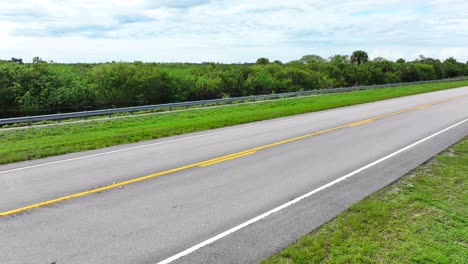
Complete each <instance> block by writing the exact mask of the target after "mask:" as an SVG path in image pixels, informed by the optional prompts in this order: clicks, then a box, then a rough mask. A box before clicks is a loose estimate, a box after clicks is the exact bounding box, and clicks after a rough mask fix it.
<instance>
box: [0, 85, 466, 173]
mask: <svg viewBox="0 0 468 264" xmlns="http://www.w3.org/2000/svg"><path fill="white" fill-rule="evenodd" d="M461 88H463V87H461ZM455 89H456V88H455ZM423 95H424V94H423ZM410 96H413V95H410ZM403 98H406V97H398V98H392V99H388V100H394V99H403ZM388 100H381V101H388ZM381 101H376V102H370V103H368V104H372V103H378V102H381ZM360 105H362V104H358V105H351V106H346V107H339V108H333V109H327V110H324V111H333V112H334V111H339V110H341V109H343V108H348V107H357V106H360ZM322 113H323V111H317V112H311V113H305V114H301V115H298V116H292V117H280V118H279V120H275V121H268V120H263V121H257V122H262V123H261V124H256V125H250V126H249V125H246V126H243V127H239V128H234V129H226V130H222V131H218V132H213V133H207V134H203V135H198V136H192V137H184V138H179V139H174V140H168V141H163V142H156V143H151V144H147V145H141V146H136V147H130V148H123V149H117V150H112V151H107V152H101V153H96V154H91V155H86V156H80V157H76V158H70V159H64V160H57V161H51V162H45V163H40V164H36V165H31V166H25V167H19V168H14V169H7V170H3V171H0V174H4V173H9V172H14V171H20V170H26V169H32V168H37V167H43V166H48V165H53V164H58V163H63V162H69V161H75V160H80V159H87V158H92V157H97V156H103V155H108V154H113V153H118V152H123V151H128V150H134V149H140V148H146V147H151V146H156V145H161V144H166V143H173V142H178V141H183V140H189V139H194V138H200V137H206V136H212V135H216V134H222V133H228V132H232V131H236V130H242V129H248V128H253V127H260V126H267V125H271V124H275V123H279V122H283V121H285V120H295V119H302V118H307V117H310V116H314V115H318V114H322ZM242 125H243V124H239V125H237V126H242ZM219 129H223V128H219ZM163 138H164V137H163ZM136 143H137V142H136ZM89 151H92V150H89ZM64 155H65V154H64ZM25 162H28V161H25ZM1 166H2V165H0V167H1ZM3 166H8V164H6V165H3Z"/></svg>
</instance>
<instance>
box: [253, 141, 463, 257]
mask: <svg viewBox="0 0 468 264" xmlns="http://www.w3.org/2000/svg"><path fill="white" fill-rule="evenodd" d="M467 179H468V138H465V139H464V140H462V141H461V142H460V143H458V144H456V145H455V146H453V147H451V148H449V149H448V150H447V151H445V152H443V153H442V154H440V155H438V156H436V157H435V158H434V159H433V160H432V161H430V162H428V163H426V164H424V165H421V166H420V167H419V168H417V169H416V170H414V171H413V172H411V173H409V175H407V176H405V177H404V178H402V179H401V180H400V181H399V182H397V183H396V184H394V185H391V186H389V187H387V188H385V189H382V190H381V191H379V192H377V193H375V194H373V195H372V196H370V197H368V198H366V199H364V200H362V201H361V202H359V203H357V204H355V205H354V206H352V207H351V208H349V209H348V210H346V211H345V212H343V213H341V214H340V215H338V217H336V218H335V219H334V220H332V221H330V222H329V223H327V224H325V225H324V226H322V227H320V228H319V229H317V230H315V231H314V232H312V233H311V234H309V235H307V236H304V237H302V238H301V239H299V240H298V241H297V242H296V243H294V244H293V245H291V246H289V247H288V248H286V249H284V250H283V251H281V252H280V253H278V254H277V255H275V256H273V257H271V258H269V259H267V260H264V261H263V262H262V264H272V263H447V264H449V263H450V264H453V263H468V188H467V186H466V183H467Z"/></svg>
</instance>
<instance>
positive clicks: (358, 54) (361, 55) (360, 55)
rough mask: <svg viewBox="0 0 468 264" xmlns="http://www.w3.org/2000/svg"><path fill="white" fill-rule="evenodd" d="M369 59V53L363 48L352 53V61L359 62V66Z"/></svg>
mask: <svg viewBox="0 0 468 264" xmlns="http://www.w3.org/2000/svg"><path fill="white" fill-rule="evenodd" d="M367 61H369V55H367V52H365V51H363V50H356V51H355V52H353V54H352V55H351V63H354V64H357V66H358V68H359V66H360V65H361V64H363V63H366V62H367Z"/></svg>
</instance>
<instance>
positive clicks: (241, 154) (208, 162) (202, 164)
mask: <svg viewBox="0 0 468 264" xmlns="http://www.w3.org/2000/svg"><path fill="white" fill-rule="evenodd" d="M465 96H467V95H463V96H456V97H451V98H448V99H444V100H440V101H436V102H432V103H428V104H424V105H419V106H416V107H411V108H407V109H404V110H401V111H397V112H392V113H388V114H383V115H379V116H376V117H372V118H369V119H365V120H361V121H358V122H354V123H350V124H345V125H341V126H337V127H334V128H329V129H325V130H321V131H317V132H313V133H310V134H306V135H302V136H299V137H295V138H290V139H286V140H282V141H278V142H275V143H271V144H268V145H263V146H259V147H256V148H252V149H248V150H245V151H241V152H237V153H233V154H229V155H226V156H222V157H218V158H214V159H210V160H206V161H202V162H197V163H193V164H190V165H186V166H182V167H178V168H175V169H171V170H166V171H162V172H158V173H154V174H150V175H146V176H142V177H138V178H135V179H131V180H128V181H123V182H119V183H114V184H110V185H107V186H103V187H99V188H96V189H92V190H88V191H84V192H79V193H75V194H71V195H67V196H63V197H59V198H56V199H52V200H48V201H44V202H40V203H35V204H31V205H28V206H24V207H20V208H16V209H12V210H9V211H4V212H0V217H3V216H8V215H13V214H17V213H21V212H24V211H27V210H31V209H34V208H38V207H42V206H48V205H51V204H55V203H59V202H63V201H66V200H70V199H74V198H78V197H82V196H86V195H89V194H93V193H98V192H103V191H107V190H110V189H114V188H118V187H122V186H125V185H129V184H133V183H137V182H142V181H146V180H149V179H153V178H156V177H159V176H163V175H167V174H171V173H175V172H179V171H183V170H187V169H191V168H195V167H200V168H203V167H206V166H210V165H214V164H217V163H220V162H224V161H228V160H232V159H237V158H240V157H244V156H247V155H252V154H254V153H256V152H257V151H259V150H262V149H266V148H271V147H275V146H278V145H282V144H286V143H290V142H293V141H297V140H301V139H305V138H309V137H312V136H316V135H320V134H325V133H328V132H331V131H335V130H338V129H342V128H347V127H355V126H360V125H364V124H367V123H370V122H373V121H375V120H378V119H382V118H385V117H390V116H394V115H398V114H401V113H406V112H410V111H415V110H419V109H424V108H427V107H430V106H433V105H436V104H441V103H445V102H448V101H453V100H457V99H460V98H462V97H465Z"/></svg>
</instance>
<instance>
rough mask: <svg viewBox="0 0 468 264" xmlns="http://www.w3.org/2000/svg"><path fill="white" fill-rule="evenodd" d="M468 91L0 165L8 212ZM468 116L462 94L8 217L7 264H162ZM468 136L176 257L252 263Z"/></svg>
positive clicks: (3, 246) (3, 207)
mask: <svg viewBox="0 0 468 264" xmlns="http://www.w3.org/2000/svg"><path fill="white" fill-rule="evenodd" d="M461 95H468V88H467V87H465V88H458V89H451V90H446V91H440V92H434V93H428V94H421V95H415V96H409V97H403V98H398V99H392V100H386V101H380V102H375V103H369V104H363V105H358V106H353V107H346V108H340V109H335V110H329V111H322V112H317V113H311V114H305V115H299V116H294V117H287V118H280V119H275V120H269V121H263V122H256V123H251V124H246V125H241V126H235V127H229V128H223V129H216V130H211V131H205V132H198V133H192V134H187V135H182V136H177V137H170V138H165V139H161V140H154V141H146V142H140V143H136V144H130V145H124V146H117V147H112V148H107V149H100V150H96V151H87V152H81V153H75V154H69V155H62V156H57V157H52V158H48V159H42V160H35V161H28V162H21V163H16V164H9V165H4V166H0V186H1V188H2V189H1V190H2V191H1V192H0V213H1V212H5V211H9V210H12V209H16V208H21V207H24V206H28V205H32V204H37V203H39V202H42V201H47V200H51V199H55V198H58V197H63V196H68V195H71V194H75V193H80V192H83V191H86V190H90V189H93V188H97V187H101V186H106V185H109V184H112V183H113V182H121V181H125V180H130V179H134V178H138V177H141V176H145V175H149V174H153V173H157V172H161V171H167V170H171V169H174V168H180V167H183V166H186V165H189V164H194V163H198V162H202V161H206V160H210V159H213V158H217V157H220V156H224V155H228V154H232V153H237V152H240V151H245V150H248V149H252V148H256V147H259V146H265V145H269V144H272V143H275V142H280V141H284V140H288V139H291V138H297V137H300V136H303V135H306V134H310V133H313V132H315V131H322V130H327V129H331V128H336V127H340V126H343V125H346V124H350V123H355V122H359V121H361V120H365V119H369V118H372V117H375V116H381V115H385V114H388V113H392V112H397V111H400V110H404V109H408V108H412V107H416V106H421V105H425V104H429V103H432V102H435V101H439V100H443V99H447V98H452V97H454V96H461ZM467 117H468V96H465V97H462V98H458V99H456V100H451V101H447V102H442V103H439V104H434V105H430V106H427V105H426V107H421V108H419V109H414V110H412V111H408V112H404V113H399V114H394V115H391V116H385V117H383V118H380V119H377V120H373V121H372V122H369V123H362V124H360V123H358V124H356V125H355V126H347V127H342V128H340V129H335V130H331V131H328V132H326V133H322V134H319V135H315V136H310V137H306V138H303V139H298V140H295V141H291V142H288V143H284V144H278V145H275V146H270V147H268V148H264V149H260V150H257V151H256V152H255V153H253V154H250V155H246V156H240V157H238V158H236V159H231V160H225V161H224V162H220V163H216V164H213V165H211V166H206V167H199V166H193V167H191V168H188V169H184V170H180V171H176V172H173V173H170V174H167V175H163V176H160V177H156V178H152V179H149V180H145V181H140V182H137V183H134V184H129V185H125V186H123V188H120V189H119V188H116V189H112V190H109V191H103V192H99V193H95V194H90V195H86V196H83V197H79V198H76V199H71V200H67V201H64V202H61V203H56V204H53V205H48V206H46V207H41V208H36V209H32V210H29V211H26V212H22V213H19V214H14V215H10V216H5V217H2V218H0V236H1V237H2V239H0V263H52V262H56V263H57V264H60V263H157V262H158V261H161V260H164V259H166V258H168V257H171V256H173V255H174V254H177V253H179V252H181V251H183V250H185V249H187V248H189V247H191V246H193V245H196V244H198V243H200V242H202V241H205V240H207V239H210V238H212V237H213V236H216V235H218V234H220V233H222V232H224V231H226V230H228V229H230V228H232V227H234V226H237V225H239V224H241V223H243V222H245V221H248V220H249V219H252V218H254V217H256V216H258V215H260V214H262V213H264V212H266V211H269V210H271V209H272V208H275V207H277V206H279V205H281V204H284V203H286V202H288V201H290V200H292V199H294V198H296V197H298V196H301V195H303V194H304V193H307V192H309V191H311V190H313V189H315V188H318V187H320V186H323V185H324V184H327V183H329V182H331V181H333V180H335V179H337V178H340V177H342V176H343V175H345V174H347V173H349V172H351V171H353V170H356V169H358V168H361V167H363V166H365V165H367V164H369V163H371V162H373V161H375V160H377V159H379V158H381V157H384V156H386V155H388V154H389V153H392V152H394V151H396V150H399V149H401V148H404V147H406V146H408V145H410V144H412V143H414V142H416V141H418V140H420V139H422V138H424V137H427V136H429V135H431V134H433V133H435V132H438V131H440V130H442V129H444V128H446V127H449V126H451V125H453V124H455V123H457V122H460V121H462V120H464V119H466V118H467ZM155 125H157V124H155ZM467 134H468V122H465V123H463V124H461V125H459V126H457V127H456V128H454V129H451V130H449V131H447V132H446V133H442V134H440V135H438V136H436V137H434V138H432V139H430V140H428V141H427V142H424V144H421V145H418V146H417V147H415V148H413V149H411V150H408V151H405V152H402V153H401V154H399V155H397V156H395V157H393V158H391V159H388V160H386V161H385V162H382V163H380V164H378V165H376V166H375V167H372V168H369V169H367V170H365V171H363V172H361V173H359V174H358V175H356V176H353V177H352V178H349V179H347V180H346V181H344V182H340V183H339V184H337V185H334V186H333V187H330V188H327V189H325V190H323V191H321V192H319V193H317V194H314V195H313V196H311V197H309V198H307V199H305V200H303V201H301V202H300V203H298V204H295V205H293V206H290V207H288V208H286V209H284V210H282V211H280V212H278V213H275V214H273V215H271V216H268V217H267V218H265V219H263V220H261V221H259V222H256V223H254V224H252V225H249V226H248V227H246V228H244V229H241V230H239V231H237V232H234V233H233V234H231V235H229V236H226V237H224V238H222V239H221V240H218V241H216V242H214V243H212V244H210V245H208V246H206V247H203V248H201V249H199V250H197V251H195V252H193V253H192V254H189V255H187V256H185V257H182V258H181V259H179V260H177V262H186V263H250V262H256V261H258V260H259V259H261V258H263V257H265V256H268V255H270V254H273V253H274V252H276V251H278V250H279V249H281V248H282V247H284V246H286V245H287V243H290V242H292V241H294V240H295V239H297V238H298V237H299V236H300V235H303V234H305V233H307V232H309V231H310V230H312V229H313V228H316V227H317V226H319V225H320V224H322V223H323V222H325V221H327V220H329V219H330V218H332V217H334V216H335V215H336V214H337V213H339V212H340V211H342V210H343V209H345V208H346V207H347V206H349V205H351V204H352V203H354V202H356V201H358V200H360V199H362V198H363V197H365V196H367V195H369V194H371V193H372V192H374V191H376V190H378V189H380V188H382V187H384V186H386V185H388V184H389V183H391V182H393V181H394V180H396V179H398V177H401V176H402V175H404V174H405V173H406V172H407V171H409V170H411V169H412V168H414V167H416V166H417V165H419V164H420V163H421V162H424V161H425V160H427V159H428V158H430V157H431V156H433V155H434V154H436V153H437V152H439V151H441V150H443V149H444V148H446V147H447V146H449V145H450V144H452V143H454V142H455V141H456V140H458V139H460V138H462V137H463V136H466V135H467ZM0 147H1V146H0Z"/></svg>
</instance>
